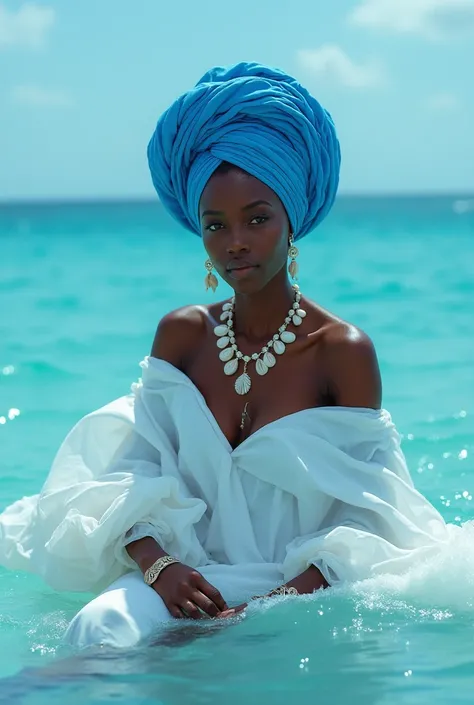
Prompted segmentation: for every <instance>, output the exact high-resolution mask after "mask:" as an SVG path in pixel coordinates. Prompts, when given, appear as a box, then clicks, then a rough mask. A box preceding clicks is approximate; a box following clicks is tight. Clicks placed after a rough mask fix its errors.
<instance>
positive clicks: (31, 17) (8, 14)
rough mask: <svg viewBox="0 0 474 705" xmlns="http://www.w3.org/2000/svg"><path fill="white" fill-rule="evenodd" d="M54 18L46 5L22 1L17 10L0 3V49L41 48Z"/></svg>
mask: <svg viewBox="0 0 474 705" xmlns="http://www.w3.org/2000/svg"><path fill="white" fill-rule="evenodd" d="M54 20H55V12H54V10H53V8H52V7H48V6H46V5H37V4H36V3H24V4H23V5H21V7H19V8H18V10H9V9H8V8H7V7H6V6H5V5H3V4H0V49H5V48H9V47H15V46H17V47H25V48H28V49H38V48H41V47H42V46H44V43H45V40H46V35H47V33H48V32H49V30H50V29H51V27H52V26H53V24H54Z"/></svg>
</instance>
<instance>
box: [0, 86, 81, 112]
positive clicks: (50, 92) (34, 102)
mask: <svg viewBox="0 0 474 705" xmlns="http://www.w3.org/2000/svg"><path fill="white" fill-rule="evenodd" d="M11 99H12V101H13V102H14V103H17V104H18V105H28V106H30V107H31V106H32V107H40V108H43V107H46V108H70V107H71V106H72V105H73V100H72V97H71V96H70V95H69V94H68V93H66V92H65V91H60V90H55V89H50V88H42V87H41V86H35V85H33V84H27V85H21V86H16V87H15V88H14V89H13V91H12V93H11Z"/></svg>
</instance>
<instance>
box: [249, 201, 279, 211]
mask: <svg viewBox="0 0 474 705" xmlns="http://www.w3.org/2000/svg"><path fill="white" fill-rule="evenodd" d="M262 204H263V205H265V206H270V208H273V206H272V204H271V203H269V202H268V201H264V200H263V199H261V198H260V199H259V200H258V201H252V203H249V204H248V205H247V206H244V207H243V208H242V210H243V211H248V210H250V209H251V208H255V206H261V205H262Z"/></svg>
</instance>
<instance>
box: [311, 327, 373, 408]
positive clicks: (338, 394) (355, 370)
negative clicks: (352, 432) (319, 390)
mask: <svg viewBox="0 0 474 705" xmlns="http://www.w3.org/2000/svg"><path fill="white" fill-rule="evenodd" d="M320 342H321V346H320V350H321V353H322V358H323V361H324V368H325V371H326V374H327V382H328V387H329V388H330V389H331V391H332V393H333V396H334V398H335V399H336V403H337V405H338V406H351V407H367V408H372V409H379V408H380V406H381V403H382V382H381V377H380V368H379V363H378V359H377V353H376V350H375V347H374V344H373V342H372V340H371V339H370V337H369V336H368V335H367V334H366V333H364V331H362V330H360V328H357V327H356V326H354V325H352V324H351V323H348V322H346V321H343V320H341V319H336V318H331V317H329V318H328V321H327V323H326V324H325V325H323V326H322V328H321V331H320Z"/></svg>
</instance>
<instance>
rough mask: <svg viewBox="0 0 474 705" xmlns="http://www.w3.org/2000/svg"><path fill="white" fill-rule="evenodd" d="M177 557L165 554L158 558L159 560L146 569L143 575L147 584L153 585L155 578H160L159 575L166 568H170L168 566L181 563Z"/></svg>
mask: <svg viewBox="0 0 474 705" xmlns="http://www.w3.org/2000/svg"><path fill="white" fill-rule="evenodd" d="M179 562H180V561H178V559H177V558H173V556H163V557H162V558H158V560H157V561H155V562H154V563H153V565H151V566H150V567H149V568H148V570H147V571H145V574H144V576H143V580H144V581H145V582H146V584H147V585H152V584H153V583H154V582H155V580H158V578H159V576H160V575H161V573H162V572H163V571H164V569H165V568H168V566H170V565H173V563H179Z"/></svg>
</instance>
